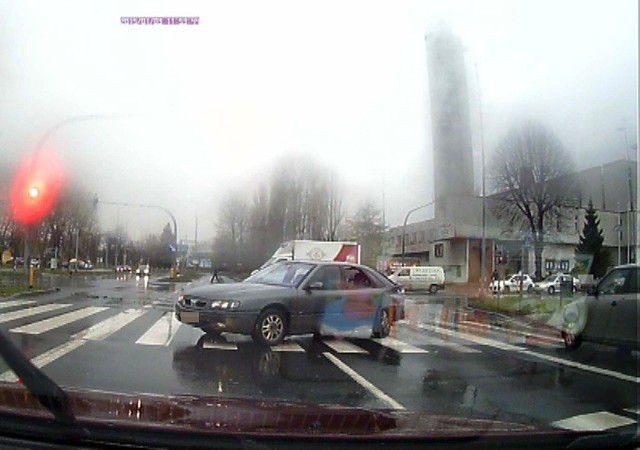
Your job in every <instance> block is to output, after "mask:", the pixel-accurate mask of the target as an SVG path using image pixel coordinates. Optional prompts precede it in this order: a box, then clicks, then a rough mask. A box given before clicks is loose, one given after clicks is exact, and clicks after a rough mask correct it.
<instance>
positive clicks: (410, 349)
mask: <svg viewBox="0 0 640 450" xmlns="http://www.w3.org/2000/svg"><path fill="white" fill-rule="evenodd" d="M373 341H374V342H377V343H378V344H380V345H383V346H385V347H388V348H390V349H391V350H395V351H397V352H398V353H429V350H425V349H423V348H420V347H416V346H414V345H411V344H407V343H406V342H402V341H398V340H396V339H393V338H390V337H386V338H382V339H373Z"/></svg>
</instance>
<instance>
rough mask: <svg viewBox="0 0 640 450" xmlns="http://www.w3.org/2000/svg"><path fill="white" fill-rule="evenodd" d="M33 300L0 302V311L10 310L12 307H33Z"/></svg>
mask: <svg viewBox="0 0 640 450" xmlns="http://www.w3.org/2000/svg"><path fill="white" fill-rule="evenodd" d="M34 303H35V300H9V301H6V302H0V309H5V308H12V307H14V306H25V305H33V304H34Z"/></svg>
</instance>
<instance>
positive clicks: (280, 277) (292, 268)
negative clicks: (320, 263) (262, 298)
mask: <svg viewBox="0 0 640 450" xmlns="http://www.w3.org/2000/svg"><path fill="white" fill-rule="evenodd" d="M314 267H315V266H313V265H311V264H303V263H292V264H285V263H279V264H274V265H271V266H269V267H266V268H264V269H262V270H260V271H258V272H256V273H254V274H253V275H251V276H250V277H249V278H247V279H245V280H244V281H243V283H259V284H272V285H276V286H288V287H291V286H297V285H298V284H300V282H301V281H302V280H303V279H304V277H305V276H306V275H307V273H309V271H310V270H312V269H313V268H314Z"/></svg>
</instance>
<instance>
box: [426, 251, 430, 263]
mask: <svg viewBox="0 0 640 450" xmlns="http://www.w3.org/2000/svg"><path fill="white" fill-rule="evenodd" d="M426 256H427V259H426V261H427V262H429V251H428V250H427V252H426Z"/></svg>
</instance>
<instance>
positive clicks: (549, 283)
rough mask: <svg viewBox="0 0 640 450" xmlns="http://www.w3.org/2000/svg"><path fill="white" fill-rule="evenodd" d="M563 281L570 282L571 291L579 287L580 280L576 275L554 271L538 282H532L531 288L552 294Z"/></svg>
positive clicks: (559, 287)
mask: <svg viewBox="0 0 640 450" xmlns="http://www.w3.org/2000/svg"><path fill="white" fill-rule="evenodd" d="M563 282H569V283H571V290H572V292H577V291H578V289H580V280H578V279H577V278H576V277H572V276H571V275H565V274H563V273H556V274H554V275H550V276H548V277H547V278H545V279H544V280H542V281H540V282H537V283H534V285H533V290H534V291H535V292H547V293H549V294H551V295H553V294H555V293H556V292H560V289H561V287H562V283H563Z"/></svg>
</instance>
